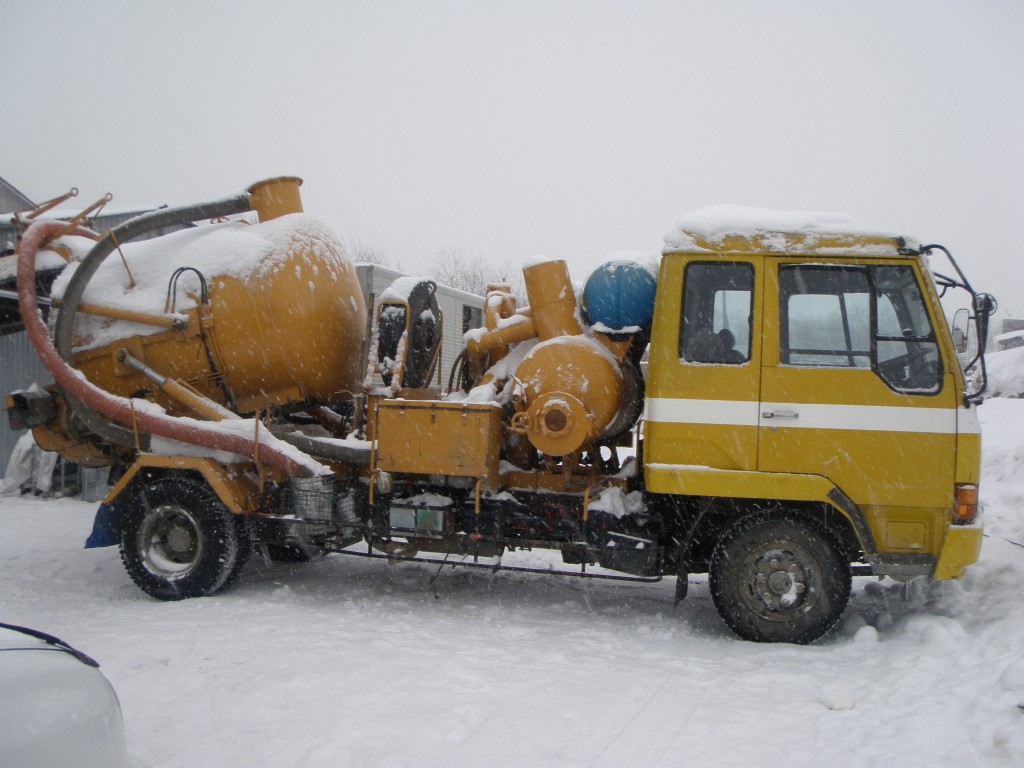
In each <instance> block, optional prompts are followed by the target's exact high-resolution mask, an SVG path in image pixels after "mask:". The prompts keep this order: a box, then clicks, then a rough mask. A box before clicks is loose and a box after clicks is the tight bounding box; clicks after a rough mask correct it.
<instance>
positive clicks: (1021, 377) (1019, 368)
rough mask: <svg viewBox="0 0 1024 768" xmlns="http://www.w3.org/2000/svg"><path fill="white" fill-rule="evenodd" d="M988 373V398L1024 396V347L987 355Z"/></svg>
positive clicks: (986, 393)
mask: <svg viewBox="0 0 1024 768" xmlns="http://www.w3.org/2000/svg"><path fill="white" fill-rule="evenodd" d="M985 370H986V372H987V373H988V389H987V390H986V392H985V395H986V397H1022V396H1024V347H1015V348H1014V349H1007V350H1005V351H1002V352H988V353H986V355H985Z"/></svg>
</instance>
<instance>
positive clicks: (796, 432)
mask: <svg viewBox="0 0 1024 768" xmlns="http://www.w3.org/2000/svg"><path fill="white" fill-rule="evenodd" d="M770 264H771V266H770V268H769V269H768V270H767V274H766V276H765V298H764V302H765V306H766V312H765V315H766V319H765V343H764V350H763V356H764V362H763V373H762V391H761V406H760V409H759V414H758V418H759V429H758V434H759V459H758V468H759V469H760V470H762V471H765V472H787V473H800V474H811V475H821V476H824V477H826V478H828V479H829V480H831V481H832V482H833V483H834V484H835V485H836V486H838V487H839V489H840V490H841V491H843V492H844V493H845V494H846V495H847V496H848V497H850V498H851V499H852V500H853V501H854V502H855V503H856V504H857V505H858V506H860V507H861V508H862V509H863V510H864V511H865V513H866V516H867V518H868V522H869V524H870V526H871V528H872V533H873V534H874V537H875V541H876V542H877V543H878V545H879V546H880V547H881V548H882V549H883V550H888V551H890V552H892V551H896V552H902V553H907V554H911V555H912V554H914V553H923V552H927V551H929V550H932V551H934V549H935V547H936V546H937V542H938V537H940V536H941V535H942V530H943V526H944V524H945V520H946V519H947V517H948V514H947V513H945V510H948V508H949V506H950V504H951V499H952V490H953V473H954V463H955V450H956V409H957V394H956V387H955V386H954V382H953V371H952V370H951V368H950V367H949V366H948V364H946V363H944V361H943V356H942V354H941V352H942V349H943V348H942V346H941V345H940V344H939V339H938V337H937V335H936V332H935V328H936V327H938V325H937V324H938V323H940V322H944V321H943V320H942V318H941V317H936V316H935V314H934V312H933V311H932V306H933V303H932V302H929V301H926V297H929V296H934V292H930V293H929V292H928V291H926V290H922V286H923V285H925V283H924V282H923V281H922V278H923V276H922V275H921V274H920V272H919V268H918V265H917V264H916V263H914V262H911V261H904V262H899V261H896V260H892V261H888V262H886V261H883V260H873V261H867V260H865V261H862V262H860V263H857V262H850V261H843V262H836V263H828V260H827V259H820V258H815V259H814V260H813V262H810V261H799V260H792V259H771V260H770Z"/></svg>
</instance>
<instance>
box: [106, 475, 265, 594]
mask: <svg viewBox="0 0 1024 768" xmlns="http://www.w3.org/2000/svg"><path fill="white" fill-rule="evenodd" d="M126 501H127V503H124V504H122V505H121V561H122V562H123V563H124V567H125V569H126V570H127V571H128V575H129V576H131V578H132V581H134V582H135V583H136V584H137V585H138V586H139V588H140V589H142V591H143V592H145V593H146V594H148V595H151V596H152V597H155V598H158V599H160V600H184V599H186V598H190V597H204V596H206V595H213V594H216V593H218V592H222V591H224V590H225V589H227V588H228V587H229V586H231V584H233V583H234V581H235V580H236V579H237V578H238V577H239V576H240V575H241V573H242V570H243V569H244V568H245V565H246V563H247V562H248V561H249V557H250V555H251V554H252V539H251V537H250V535H249V527H248V524H247V521H246V520H245V519H244V518H242V517H239V516H238V515H234V514H232V513H231V512H229V511H228V510H227V508H225V506H224V505H223V504H222V503H221V501H220V499H219V498H217V495H216V494H215V493H214V492H213V490H211V489H210V487H209V486H208V485H207V484H206V483H205V482H204V481H202V480H199V479H195V478H191V477H163V478H160V479H158V480H154V481H153V482H151V483H148V484H145V485H141V486H139V487H138V488H137V489H136V490H135V492H134V494H133V495H132V497H131V498H130V499H127V500H126ZM169 535H173V536H174V537H175V538H174V543H172V542H171V541H169V538H168V537H169ZM147 539H148V545H147V541H146V540H147ZM175 545H176V546H177V550H175Z"/></svg>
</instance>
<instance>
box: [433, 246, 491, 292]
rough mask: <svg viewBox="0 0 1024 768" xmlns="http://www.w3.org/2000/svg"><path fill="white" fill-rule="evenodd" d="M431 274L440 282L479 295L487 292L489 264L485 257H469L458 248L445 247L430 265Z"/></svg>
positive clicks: (489, 280) (489, 279)
mask: <svg viewBox="0 0 1024 768" xmlns="http://www.w3.org/2000/svg"><path fill="white" fill-rule="evenodd" d="M430 276H431V277H433V278H434V279H435V280H436V281H437V282H438V283H440V284H442V285H447V286H448V287H450V288H455V289H456V290H459V291H465V292H466V293H475V294H476V295H477V296H484V295H486V294H487V284H488V283H489V282H493V279H491V278H489V277H488V270H487V264H486V262H484V261H483V259H468V258H466V257H465V256H463V255H462V251H460V250H459V249H458V248H444V249H442V250H441V252H440V253H438V254H437V257H436V258H435V259H434V263H433V264H432V265H431V267H430Z"/></svg>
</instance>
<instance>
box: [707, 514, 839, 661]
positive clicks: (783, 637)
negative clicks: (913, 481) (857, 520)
mask: <svg viewBox="0 0 1024 768" xmlns="http://www.w3.org/2000/svg"><path fill="white" fill-rule="evenodd" d="M844 552H845V549H844V547H843V545H842V544H841V543H840V541H839V539H838V538H837V537H836V535H835V534H834V533H833V532H832V531H830V530H829V529H828V528H826V527H825V526H824V525H823V524H821V523H819V522H817V521H816V520H814V519H813V518H810V517H804V516H801V515H795V514H792V513H789V514H787V513H784V512H783V513H779V512H757V513H755V514H752V515H747V516H746V517H743V518H741V519H740V520H739V521H738V522H737V523H736V524H735V525H733V527H732V528H730V529H729V530H728V531H726V533H725V536H723V537H722V539H721V541H719V543H718V545H717V546H716V547H715V549H714V551H713V552H712V554H711V562H710V566H709V568H708V576H709V585H710V587H711V597H712V599H714V601H715V607H716V608H717V609H718V613H719V615H721V617H722V618H723V619H724V620H725V623H726V624H728V625H729V627H730V628H731V629H732V630H733V631H734V632H735V633H736V634H737V635H739V636H740V637H742V638H743V639H744V640H753V641H756V642H769V643H811V642H814V641H815V640H817V639H818V638H819V637H821V636H822V635H824V634H825V633H826V632H828V631H829V630H830V629H832V627H834V626H835V625H836V623H837V622H838V621H839V617H840V616H842V613H843V611H844V610H845V609H846V603H847V601H848V600H849V599H850V586H851V571H850V564H849V563H850V561H849V557H847V556H846V555H845V554H844Z"/></svg>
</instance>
